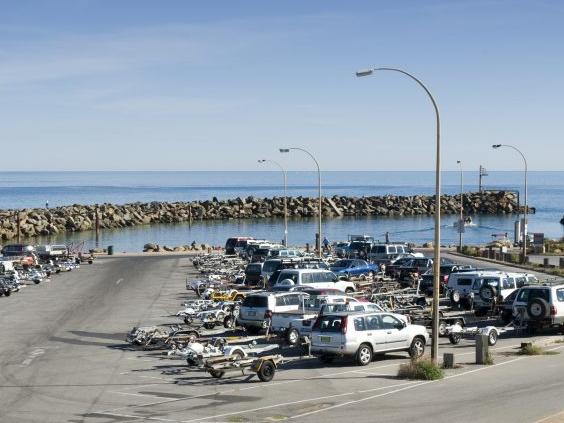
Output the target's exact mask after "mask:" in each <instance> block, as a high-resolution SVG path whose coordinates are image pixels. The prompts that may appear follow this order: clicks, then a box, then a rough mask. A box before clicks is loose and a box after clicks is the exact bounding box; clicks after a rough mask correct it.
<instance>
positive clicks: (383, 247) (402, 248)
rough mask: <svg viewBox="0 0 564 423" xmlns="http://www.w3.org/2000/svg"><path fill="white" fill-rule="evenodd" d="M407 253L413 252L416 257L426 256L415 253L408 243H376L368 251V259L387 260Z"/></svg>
mask: <svg viewBox="0 0 564 423" xmlns="http://www.w3.org/2000/svg"><path fill="white" fill-rule="evenodd" d="M405 254H413V256H414V257H424V255H423V254H422V253H414V252H413V251H412V249H411V248H409V247H408V246H407V245H406V244H374V245H373V246H372V248H371V249H370V252H369V253H368V259H370V260H375V261H386V260H391V259H393V258H394V257H397V256H403V255H405Z"/></svg>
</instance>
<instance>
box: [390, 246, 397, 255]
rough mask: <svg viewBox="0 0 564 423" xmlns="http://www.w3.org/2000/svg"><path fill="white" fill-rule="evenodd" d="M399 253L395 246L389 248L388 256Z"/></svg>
mask: <svg viewBox="0 0 564 423" xmlns="http://www.w3.org/2000/svg"><path fill="white" fill-rule="evenodd" d="M397 252H398V250H397V248H396V247H395V245H390V246H388V254H396V253H397Z"/></svg>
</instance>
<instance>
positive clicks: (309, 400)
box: [182, 381, 426, 423]
mask: <svg viewBox="0 0 564 423" xmlns="http://www.w3.org/2000/svg"><path fill="white" fill-rule="evenodd" d="M414 383H415V382H413V381H410V382H404V383H398V384H396V385H390V386H380V387H378V388H373V389H369V390H368V391H364V392H374V391H382V390H384V389H391V388H395V387H398V386H406V385H413V384H414ZM424 383H426V382H424ZM359 392H361V391H351V392H344V393H341V394H334V395H326V396H323V397H317V398H308V399H304V400H297V401H289V402H284V403H279V404H274V405H267V406H264V407H257V408H252V409H248V410H241V411H235V412H231V413H224V414H216V415H215V416H208V417H200V418H198V419H192V420H183V421H182V423H192V422H199V421H202V420H209V419H217V418H218V417H226V416H233V415H237V414H246V413H254V412H255V411H262V410H268V409H270V408H276V407H284V406H286V405H294V404H300V403H302V402H312V401H320V400H325V399H330V398H337V397H343V396H347V395H354V394H357V393H359ZM394 392H395V391H394Z"/></svg>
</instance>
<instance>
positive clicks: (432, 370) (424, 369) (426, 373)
mask: <svg viewBox="0 0 564 423" xmlns="http://www.w3.org/2000/svg"><path fill="white" fill-rule="evenodd" d="M398 377H399V378H401V379H416V380H437V379H442V378H443V377H445V372H444V371H443V369H441V368H440V367H439V366H438V365H437V364H435V363H433V362H432V361H431V360H429V359H422V360H411V361H410V362H409V363H405V364H402V365H401V366H400V368H399V371H398Z"/></svg>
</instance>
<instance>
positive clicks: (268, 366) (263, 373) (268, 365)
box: [257, 361, 276, 382]
mask: <svg viewBox="0 0 564 423" xmlns="http://www.w3.org/2000/svg"><path fill="white" fill-rule="evenodd" d="M275 373H276V366H275V365H274V363H273V362H272V361H265V362H263V363H262V365H261V366H260V369H259V371H258V372H257V376H258V378H259V379H260V380H261V381H262V382H270V381H271V380H272V379H273V378H274V374H275Z"/></svg>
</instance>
